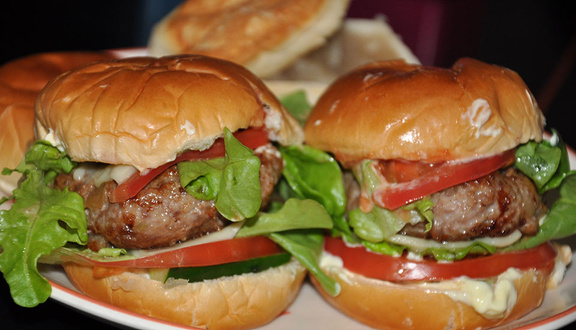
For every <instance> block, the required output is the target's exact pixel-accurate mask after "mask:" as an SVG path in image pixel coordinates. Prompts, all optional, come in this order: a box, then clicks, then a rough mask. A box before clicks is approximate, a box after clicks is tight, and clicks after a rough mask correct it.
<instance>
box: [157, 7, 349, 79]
mask: <svg viewBox="0 0 576 330" xmlns="http://www.w3.org/2000/svg"><path fill="white" fill-rule="evenodd" d="M348 5H349V0H313V1H312V0H253V1H247V0H240V1H238V0H234V1H230V0H220V1H198V0H186V1H184V2H182V3H181V4H180V5H179V6H178V7H176V8H175V9H174V10H173V11H172V12H171V13H170V14H168V15H167V16H165V17H164V18H163V19H162V20H161V21H160V22H158V23H157V24H156V25H155V26H154V28H153V30H152V33H151V36H150V40H149V43H148V48H149V50H150V54H151V55H152V56H162V55H172V54H183V53H187V54H202V55H208V56H214V57H218V58H222V59H226V60H230V61H234V62H236V63H238V64H241V65H243V66H245V67H247V68H248V69H250V70H251V71H252V72H254V73H255V74H256V75H258V76H260V77H262V78H266V77H269V76H271V75H274V74H277V73H279V72H280V71H281V70H282V69H284V68H286V67H287V66H289V65H290V64H291V63H292V62H294V61H295V60H296V59H298V58H300V57H302V56H303V55H304V54H306V53H308V52H310V51H312V50H314V49H317V48H319V47H320V46H322V45H324V44H325V43H326V40H327V38H328V37H329V36H331V35H332V34H333V33H334V32H336V30H337V29H338V28H339V27H340V25H341V23H342V20H343V18H344V16H345V14H346V11H347V9H348Z"/></svg>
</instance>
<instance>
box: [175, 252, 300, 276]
mask: <svg viewBox="0 0 576 330" xmlns="http://www.w3.org/2000/svg"><path fill="white" fill-rule="evenodd" d="M291 257H292V255H291V254H290V253H288V252H284V253H280V254H273V255H269V256H265V257H260V258H254V259H248V260H244V261H238V262H231V263H228V264H221V265H213V266H203V267H186V268H171V269H170V270H169V271H168V273H167V275H166V279H168V278H174V279H185V280H188V281H189V282H200V281H203V280H211V279H214V278H218V277H222V276H233V275H239V274H245V273H258V272H261V271H264V270H266V269H268V268H272V267H277V266H280V265H283V264H285V263H288V261H290V258H291Z"/></svg>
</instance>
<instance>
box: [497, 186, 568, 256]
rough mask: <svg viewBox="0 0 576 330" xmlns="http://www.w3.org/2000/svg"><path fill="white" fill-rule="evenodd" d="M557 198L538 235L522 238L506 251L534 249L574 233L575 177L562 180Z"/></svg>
mask: <svg viewBox="0 0 576 330" xmlns="http://www.w3.org/2000/svg"><path fill="white" fill-rule="evenodd" d="M558 194H559V198H558V199H557V200H556V202H555V203H554V204H553V205H552V207H551V208H550V210H549V211H548V214H547V215H546V219H545V221H544V223H543V224H542V225H541V226H540V228H539V229H538V234H536V235H534V236H530V237H523V238H522V239H521V240H520V241H518V242H517V243H515V244H513V245H512V246H510V247H508V248H506V249H505V250H507V251H514V250H523V249H529V248H533V247H536V246H538V245H540V244H542V243H544V242H547V241H550V240H556V239H562V238H565V237H568V236H572V235H574V234H575V233H576V175H569V176H567V177H565V178H564V180H563V181H562V184H561V185H560V188H559V190H558Z"/></svg>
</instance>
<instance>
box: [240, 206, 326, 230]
mask: <svg viewBox="0 0 576 330" xmlns="http://www.w3.org/2000/svg"><path fill="white" fill-rule="evenodd" d="M309 228H325V229H330V228H332V218H330V215H328V213H326V210H324V208H323V207H322V205H320V204H319V203H318V202H316V201H313V200H311V199H304V200H300V199H296V198H291V199H289V200H287V201H286V203H284V205H283V206H282V208H281V209H280V210H278V211H277V212H274V213H264V212H260V213H259V214H257V215H256V216H255V217H253V218H250V219H248V220H246V222H245V223H244V225H243V226H242V228H240V230H239V231H238V233H236V236H235V237H238V238H240V237H247V236H259V235H269V234H271V233H274V232H280V231H286V230H292V229H309Z"/></svg>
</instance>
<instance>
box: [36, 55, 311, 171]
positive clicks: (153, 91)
mask: <svg viewBox="0 0 576 330" xmlns="http://www.w3.org/2000/svg"><path fill="white" fill-rule="evenodd" d="M35 113H36V131H37V133H38V135H39V137H40V138H45V139H48V140H50V141H53V143H55V144H56V145H58V144H60V145H61V146H62V147H64V149H65V150H66V152H67V153H68V155H69V156H70V157H71V158H72V159H74V160H75V161H80V162H86V161H93V162H101V163H107V164H125V165H133V166H134V167H136V168H137V169H139V170H144V169H147V168H155V167H158V166H160V165H163V164H165V163H167V162H169V161H171V160H174V159H175V158H176V156H177V155H178V154H179V153H181V152H182V151H185V150H188V149H194V150H204V149H207V148H208V147H210V146H211V145H212V144H213V142H214V141H215V140H216V139H217V138H219V137H222V135H223V129H224V127H227V128H228V129H229V130H230V131H232V132H235V131H237V130H239V129H245V128H249V127H262V126H266V128H267V130H268V132H269V137H270V139H271V140H274V141H278V142H279V143H281V144H298V143H301V142H302V141H303V133H302V130H301V128H300V126H299V124H298V122H297V121H296V120H295V119H294V118H292V117H291V116H290V115H289V114H288V112H287V111H286V110H285V109H284V108H283V107H282V105H281V104H280V102H279V101H278V99H277V98H276V97H275V96H274V95H273V94H272V92H271V91H270V90H269V89H268V88H267V87H266V85H264V83H263V82H262V81H261V80H260V79H258V78H257V77H256V76H255V75H254V74H252V73H251V72H250V71H248V70H247V69H245V68H244V67H242V66H240V65H237V64H234V63H232V62H229V61H224V60H220V59H216V58H211V57H205V56H201V55H192V56H187V55H181V56H169V57H162V58H152V57H137V58H126V59H121V60H115V61H108V62H101V63H97V64H94V65H88V66H84V67H81V68H79V69H77V70H73V71H70V72H68V73H66V74H63V75H61V76H59V77H58V78H57V79H54V80H53V81H51V83H49V84H48V85H47V86H46V88H45V89H44V90H43V91H42V92H41V93H40V95H39V96H38V100H37V102H36V108H35Z"/></svg>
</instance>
